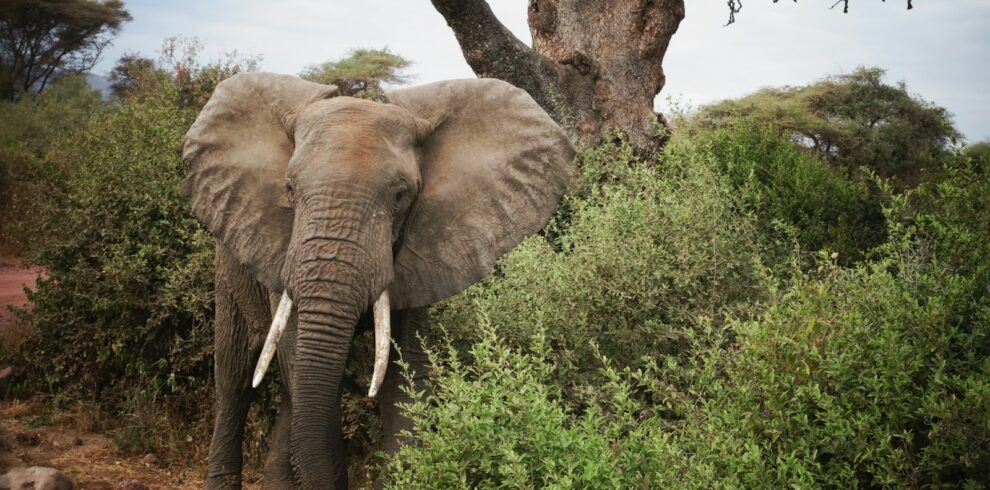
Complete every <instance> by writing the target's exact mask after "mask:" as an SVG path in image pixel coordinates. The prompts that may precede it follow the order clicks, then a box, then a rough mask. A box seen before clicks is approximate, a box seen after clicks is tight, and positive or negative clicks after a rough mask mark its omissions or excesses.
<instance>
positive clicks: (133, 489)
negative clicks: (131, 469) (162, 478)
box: [113, 478, 149, 490]
mask: <svg viewBox="0 0 990 490" xmlns="http://www.w3.org/2000/svg"><path fill="white" fill-rule="evenodd" d="M113 490H149V489H148V487H147V486H146V485H145V484H144V483H141V482H140V481H138V480H135V479H133V478H128V479H126V480H121V481H120V482H119V483H117V486H115V487H113Z"/></svg>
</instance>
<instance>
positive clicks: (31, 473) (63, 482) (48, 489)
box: [0, 466, 75, 490]
mask: <svg viewBox="0 0 990 490" xmlns="http://www.w3.org/2000/svg"><path fill="white" fill-rule="evenodd" d="M74 488H75V484H74V483H72V480H70V479H69V477H67V476H65V475H64V474H63V473H62V472H61V471H58V470H56V469H55V468H46V467H43V466H32V467H30V468H14V469H12V470H10V471H8V472H7V473H6V474H5V475H3V476H0V490H73V489H74Z"/></svg>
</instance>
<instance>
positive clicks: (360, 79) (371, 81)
mask: <svg viewBox="0 0 990 490" xmlns="http://www.w3.org/2000/svg"><path fill="white" fill-rule="evenodd" d="M411 64H412V62H411V61H409V60H407V59H405V58H403V57H402V56H400V55H398V54H395V53H393V52H391V51H389V49H388V48H383V49H368V48H360V49H353V50H351V51H350V52H349V53H348V55H347V56H346V57H344V58H341V59H339V60H336V61H327V62H324V63H320V64H316V65H310V66H307V67H306V68H305V69H304V70H303V72H302V73H300V74H299V76H300V77H302V78H303V79H305V80H309V81H311V82H318V83H325V84H328V85H336V86H337V88H338V89H340V93H341V94H343V95H351V96H354V95H357V96H361V95H363V96H367V97H372V98H373V97H376V96H378V95H380V94H381V93H382V84H390V85H401V84H404V83H407V82H409V80H410V78H411V77H410V76H409V75H406V74H404V73H403V72H402V71H403V70H405V69H406V68H408V67H409V66H410V65H411Z"/></svg>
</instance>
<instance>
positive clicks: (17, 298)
mask: <svg viewBox="0 0 990 490" xmlns="http://www.w3.org/2000/svg"><path fill="white" fill-rule="evenodd" d="M43 274H44V269H43V268H41V267H29V266H28V264H27V261H26V260H24V259H21V258H19V257H13V256H10V255H9V254H5V253H4V252H3V250H2V249H0V340H2V341H4V342H7V341H10V340H11V339H12V338H13V337H14V336H16V335H17V333H18V332H17V329H18V324H17V317H16V316H15V315H14V313H13V312H11V311H10V309H9V308H8V306H13V307H17V308H23V307H25V306H26V305H27V296H26V295H25V294H24V288H25V287H30V288H33V287H34V285H35V281H36V280H37V279H38V278H39V277H41V276H42V275H43Z"/></svg>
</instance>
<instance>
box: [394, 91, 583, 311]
mask: <svg viewBox="0 0 990 490" xmlns="http://www.w3.org/2000/svg"><path fill="white" fill-rule="evenodd" d="M387 97H388V100H389V102H391V103H393V104H396V105H399V106H401V107H404V108H406V109H408V110H410V111H411V112H412V113H413V114H415V115H416V116H418V117H420V118H422V119H424V120H426V121H427V122H428V126H429V127H432V128H433V130H432V132H431V133H430V134H428V135H427V136H426V137H425V138H424V139H423V140H422V162H421V176H422V179H423V181H422V189H421V190H420V193H419V198H418V200H417V202H416V205H415V207H414V208H413V210H412V211H411V212H410V215H409V217H408V218H407V220H406V225H405V233H404V234H403V240H402V245H401V247H400V248H399V250H398V252H397V255H396V259H395V279H394V281H393V283H392V285H391V286H390V288H389V290H390V294H391V297H392V301H393V304H394V306H395V307H396V308H412V307H417V306H423V305H427V304H430V303H433V302H436V301H439V300H441V299H443V298H446V297H448V296H451V295H453V294H456V293H458V292H460V291H462V290H463V289H465V288H467V287H468V286H470V285H471V284H472V283H474V282H476V281H478V280H480V279H481V278H482V277H484V276H485V275H486V274H488V272H489V271H491V269H492V267H494V265H495V262H496V260H498V258H499V257H501V256H502V255H503V254H504V253H506V252H508V251H509V250H510V249H511V248H512V247H514V246H515V245H516V244H518V243H519V242H520V241H521V240H522V239H523V238H524V237H525V236H526V235H529V234H532V233H536V232H537V231H539V230H540V228H542V227H543V226H544V225H545V224H546V222H547V220H549V219H550V216H551V215H552V214H553V211H554V208H555V207H556V205H557V202H558V201H559V200H560V197H561V195H562V194H563V193H564V190H565V188H566V187H567V182H568V180H569V174H570V165H571V161H572V160H573V158H574V149H573V147H572V146H571V144H570V141H569V140H568V138H567V135H566V134H565V133H564V131H563V130H562V129H561V128H560V127H559V126H558V125H557V124H556V123H555V122H554V121H553V120H552V119H551V118H550V116H548V115H547V113H546V112H545V111H544V110H543V109H542V108H540V106H539V105H537V103H536V102H535V101H533V99H532V98H531V97H530V96H529V95H528V94H527V93H526V92H524V91H523V90H521V89H518V88H516V87H514V86H512V85H510V84H508V83H506V82H503V81H501V80H496V79H470V80H451V81H445V82H438V83H432V84H427V85H421V86H418V87H413V88H407V89H400V90H394V91H392V92H389V93H388V94H387Z"/></svg>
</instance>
